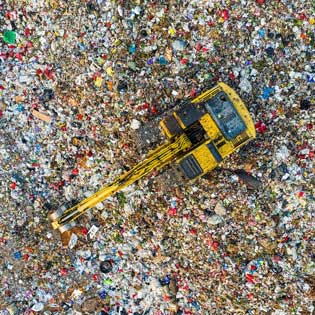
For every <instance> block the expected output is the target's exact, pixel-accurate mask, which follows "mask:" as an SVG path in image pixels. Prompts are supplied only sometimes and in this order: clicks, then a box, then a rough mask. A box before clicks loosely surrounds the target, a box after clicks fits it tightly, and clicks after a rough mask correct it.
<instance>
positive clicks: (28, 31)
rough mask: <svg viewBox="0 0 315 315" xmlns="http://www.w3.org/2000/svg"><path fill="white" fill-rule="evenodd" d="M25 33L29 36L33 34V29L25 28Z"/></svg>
mask: <svg viewBox="0 0 315 315" xmlns="http://www.w3.org/2000/svg"><path fill="white" fill-rule="evenodd" d="M24 35H25V36H26V37H28V36H30V35H31V30H30V29H29V28H28V27H26V28H25V30H24Z"/></svg>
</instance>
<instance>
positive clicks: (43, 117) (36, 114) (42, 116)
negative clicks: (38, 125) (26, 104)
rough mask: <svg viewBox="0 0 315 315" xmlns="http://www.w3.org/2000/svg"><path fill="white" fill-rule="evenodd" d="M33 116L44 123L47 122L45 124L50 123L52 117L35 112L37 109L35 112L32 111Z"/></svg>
mask: <svg viewBox="0 0 315 315" xmlns="http://www.w3.org/2000/svg"><path fill="white" fill-rule="evenodd" d="M32 114H33V116H35V117H36V118H39V119H41V120H43V121H45V122H48V123H49V122H50V121H51V117H50V116H48V115H46V114H43V113H40V112H39V111H37V110H35V109H33V111H32Z"/></svg>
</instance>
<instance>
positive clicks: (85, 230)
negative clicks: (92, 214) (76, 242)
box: [81, 227, 89, 235]
mask: <svg viewBox="0 0 315 315" xmlns="http://www.w3.org/2000/svg"><path fill="white" fill-rule="evenodd" d="M88 232H89V231H88V229H87V228H85V227H84V228H82V229H81V233H82V234H83V235H87V234H88Z"/></svg>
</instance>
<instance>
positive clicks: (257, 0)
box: [256, 0, 265, 5]
mask: <svg viewBox="0 0 315 315" xmlns="http://www.w3.org/2000/svg"><path fill="white" fill-rule="evenodd" d="M256 2H257V3H258V4H259V5H263V4H264V3H265V0H256Z"/></svg>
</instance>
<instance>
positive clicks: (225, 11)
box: [222, 9, 230, 21]
mask: <svg viewBox="0 0 315 315" xmlns="http://www.w3.org/2000/svg"><path fill="white" fill-rule="evenodd" d="M222 17H223V18H224V20H225V21H226V20H228V19H229V17H230V14H229V11H228V10H227V9H224V10H223V11H222Z"/></svg>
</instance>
